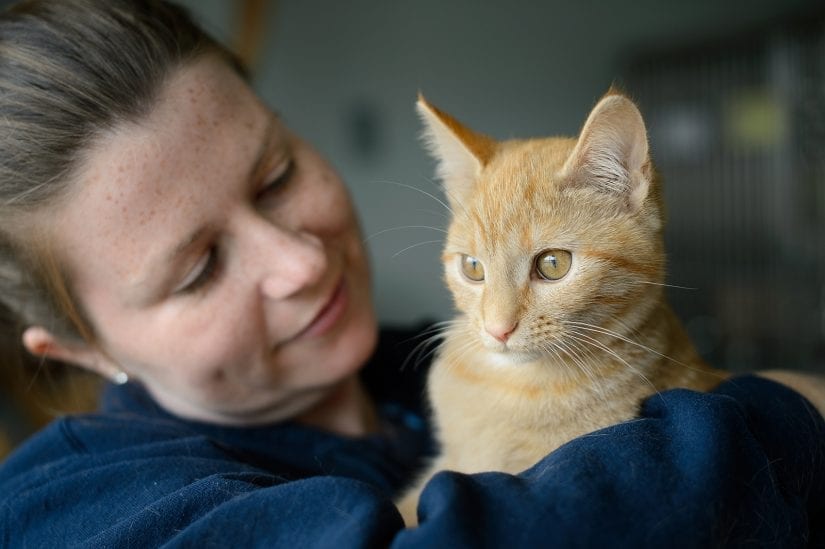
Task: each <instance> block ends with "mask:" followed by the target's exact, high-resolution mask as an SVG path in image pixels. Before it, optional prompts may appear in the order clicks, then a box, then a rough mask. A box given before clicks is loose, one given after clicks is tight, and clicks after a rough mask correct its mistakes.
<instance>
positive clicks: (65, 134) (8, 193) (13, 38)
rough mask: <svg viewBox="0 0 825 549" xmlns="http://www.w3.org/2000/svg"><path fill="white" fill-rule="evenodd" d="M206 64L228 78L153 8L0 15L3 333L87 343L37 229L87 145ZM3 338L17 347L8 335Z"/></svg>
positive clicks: (114, 0)
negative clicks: (169, 81) (197, 64)
mask: <svg viewBox="0 0 825 549" xmlns="http://www.w3.org/2000/svg"><path fill="white" fill-rule="evenodd" d="M206 53H214V54H218V55H220V56H222V57H224V58H225V59H226V60H227V61H228V62H229V63H230V64H232V65H233V66H235V67H236V68H239V65H238V63H237V62H236V60H235V59H234V58H233V57H232V55H231V54H230V53H229V52H228V51H227V50H225V49H224V48H223V47H222V46H220V45H219V44H217V43H216V42H215V41H214V40H213V39H212V38H210V37H209V36H208V35H206V34H205V33H204V32H203V31H202V30H201V29H200V28H199V27H197V26H196V25H195V24H194V23H193V22H192V20H191V18H190V17H189V15H188V14H187V13H186V12H185V11H184V10H183V9H182V8H180V7H178V6H175V5H172V4H170V3H167V2H164V1H161V0H30V1H25V2H21V3H19V4H17V5H15V6H13V7H12V8H10V9H8V10H7V11H5V12H3V13H2V14H0V306H2V308H3V309H5V310H4V311H0V313H2V314H3V315H4V316H6V317H8V318H6V320H7V321H8V320H10V319H13V321H12V322H13V323H14V325H16V326H18V327H23V326H29V325H42V326H44V327H46V328H47V329H49V330H50V331H51V332H52V333H54V334H55V335H57V336H58V337H63V338H78V337H81V338H83V339H85V340H87V341H92V340H93V339H94V334H93V330H92V329H91V327H90V325H89V323H88V322H87V321H86V320H85V318H84V315H83V313H82V307H80V306H79V305H78V304H77V303H76V302H75V300H73V299H72V295H71V285H70V281H67V279H66V276H65V275H64V273H63V272H62V271H61V268H60V262H59V260H58V259H57V257H58V254H56V253H55V252H56V251H55V250H53V249H52V247H51V246H50V243H49V238H48V235H47V234H46V233H45V231H43V230H42V227H39V226H38V221H37V220H38V219H46V218H48V212H49V208H51V207H54V205H56V204H60V203H61V200H64V199H66V200H69V199H70V191H71V190H72V183H73V175H74V174H75V173H76V171H77V170H78V167H79V165H80V164H81V163H82V161H83V158H84V153H85V152H86V151H88V149H89V148H90V147H91V145H92V144H93V143H94V141H95V140H96V139H99V138H100V137H101V136H102V135H103V134H104V133H105V132H106V131H107V130H111V129H113V128H115V127H117V126H118V125H120V124H122V123H125V122H133V121H137V120H139V119H141V117H144V116H146V115H147V114H148V113H149V111H150V110H151V108H152V106H153V104H154V102H155V100H156V97H157V95H158V94H159V92H160V89H161V88H162V85H163V83H164V81H165V80H166V78H167V77H168V76H169V74H170V73H171V72H172V71H173V70H174V69H176V68H178V67H180V66H181V65H182V64H184V63H187V62H189V61H192V60H193V59H195V58H197V57H198V56H201V55H203V54H206ZM44 212H45V214H46V215H44ZM41 224H42V222H41ZM6 328H8V326H6ZM5 331H6V333H8V332H9V330H8V329H7V330H5ZM11 331H17V338H18V341H19V333H20V332H19V329H18V330H11Z"/></svg>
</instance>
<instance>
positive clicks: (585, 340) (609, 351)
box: [568, 330, 659, 394]
mask: <svg viewBox="0 0 825 549" xmlns="http://www.w3.org/2000/svg"><path fill="white" fill-rule="evenodd" d="M568 336H569V337H572V338H573V339H576V340H578V341H581V342H582V343H585V344H588V343H589V344H591V345H593V346H594V347H596V348H598V349H601V350H602V351H604V352H605V353H607V354H609V355H610V356H612V357H613V358H615V359H616V360H618V361H619V362H621V363H622V364H624V365H625V366H627V368H628V369H630V371H631V372H633V373H634V374H636V375H637V376H639V377H640V378H641V379H643V380H644V381H645V382H646V383H647V384H648V385H650V388H651V389H653V392H654V393H656V394H659V390H658V389H657V388H656V386H655V385H654V384H653V382H651V381H650V379H648V377H647V376H646V375H644V374H643V373H642V372H640V371H639V370H638V369H637V368H634V367H633V365H631V364H630V363H629V362H628V361H627V360H625V359H624V358H623V357H621V356H620V355H619V354H618V353H616V352H615V351H614V350H613V349H611V348H610V347H608V346H606V345H605V344H604V343H602V342H601V341H599V340H598V339H595V338H593V337H590V336H588V335H587V334H582V333H581V332H575V331H572V330H571V331H570V332H569V333H568ZM580 338H581V339H580Z"/></svg>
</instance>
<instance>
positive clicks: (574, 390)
mask: <svg viewBox="0 0 825 549" xmlns="http://www.w3.org/2000/svg"><path fill="white" fill-rule="evenodd" d="M417 106H418V111H419V114H420V115H421V118H422V119H423V121H424V124H425V127H426V136H427V139H428V144H429V147H430V149H431V151H432V153H433V154H434V156H435V158H436V160H437V161H438V176H439V178H440V179H441V181H442V183H443V185H444V190H445V192H446V194H447V197H448V201H449V203H450V207H451V212H452V220H451V223H450V227H449V232H448V234H447V240H446V244H445V249H444V255H443V261H444V266H445V273H446V280H447V283H448V285H449V287H450V290H451V292H452V294H453V297H454V300H455V304H456V307H457V308H458V310H459V311H460V314H459V316H458V317H457V318H456V319H455V320H454V321H453V322H452V323H451V324H450V328H449V329H448V330H447V332H446V334H445V339H444V342H443V344H442V345H441V347H440V349H439V351H438V357H437V359H436V360H435V363H434V364H433V367H432V370H431V372H430V376H429V386H428V391H429V399H430V403H431V405H432V410H433V413H434V425H435V429H436V435H437V437H438V440H439V442H440V446H441V451H440V455H439V456H438V457H437V458H436V459H435V461H434V463H433V464H432V466H431V467H430V469H429V471H428V472H426V474H424V475H423V476H422V477H421V479H420V482H418V483H417V485H416V486H415V487H414V488H413V489H412V490H411V491H409V492H408V493H407V495H406V496H405V497H404V498H403V499H402V500H401V502H400V504H399V509H400V510H401V512H402V514H403V515H404V519H405V521H407V524H410V525H411V524H415V523H416V505H417V501H418V495H419V493H420V491H421V488H422V486H423V484H424V483H426V481H427V480H428V479H429V478H430V476H432V474H434V473H435V472H436V471H439V470H443V469H448V470H454V471H462V472H466V473H473V472H480V471H507V472H511V473H517V472H520V471H523V470H525V469H527V468H529V467H530V466H532V465H533V464H535V463H536V462H537V461H539V460H540V459H541V458H543V457H544V456H546V455H547V454H548V453H550V452H551V451H552V450H554V449H556V448H558V447H559V446H560V445H562V444H564V443H565V442H568V441H569V440H571V439H573V438H574V437H577V436H580V435H583V434H585V433H589V432H591V431H594V430H596V429H599V428H601V427H605V426H608V425H611V424H615V423H618V422H620V421H624V420H628V419H631V418H633V417H634V416H635V415H636V414H637V412H638V408H639V404H640V402H641V401H642V400H643V399H644V398H646V397H648V396H650V395H651V394H654V393H656V392H657V391H662V390H665V389H668V388H671V387H689V388H695V389H700V390H707V389H709V388H712V387H713V386H715V385H716V384H718V383H719V382H720V381H721V380H722V379H723V378H724V377H725V375H724V374H723V373H722V372H719V371H716V370H713V369H711V368H710V367H708V366H707V365H705V364H704V363H703V362H702V360H701V359H700V358H699V356H698V355H697V353H696V351H695V350H694V348H693V345H692V344H691V342H690V341H689V339H688V337H687V335H686V334H685V332H684V330H683V328H682V326H681V324H680V323H679V321H678V320H677V318H676V317H675V316H674V314H673V312H672V311H671V309H670V307H669V306H668V304H667V303H666V301H665V297H664V293H663V286H664V271H665V255H664V249H663V241H662V228H663V212H662V209H663V205H662V198H661V197H662V192H661V188H660V184H659V181H658V179H657V176H656V172H655V171H654V169H653V167H652V165H651V161H650V158H649V155H648V144H647V136H646V130H645V125H644V122H643V120H642V116H641V114H640V113H639V111H638V109H637V108H636V106H635V105H634V104H633V102H632V101H630V100H629V99H627V98H626V97H624V96H622V95H620V94H618V93H615V92H612V91H611V92H610V93H608V94H607V95H606V96H605V97H604V98H602V99H601V100H600V101H599V103H598V104H597V105H596V106H595V108H594V109H593V110H592V112H591V113H590V116H589V117H588V119H587V121H586V123H585V125H584V128H583V129H582V131H581V134H580V136H579V138H578V139H569V138H546V139H528V140H512V141H504V142H496V141H494V140H493V139H491V138H489V137H486V136H484V135H480V134H478V133H474V132H473V131H471V130H469V129H468V128H466V127H464V126H462V125H461V124H460V123H459V122H458V121H457V120H456V119H454V118H452V117H451V116H449V115H448V114H446V113H444V112H442V111H440V110H438V109H437V108H435V107H433V106H431V105H429V104H428V103H427V102H426V101H425V100H424V98H423V97H420V98H419V101H418V105H417Z"/></svg>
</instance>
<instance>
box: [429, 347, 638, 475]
mask: <svg viewBox="0 0 825 549" xmlns="http://www.w3.org/2000/svg"><path fill="white" fill-rule="evenodd" d="M462 348H463V351H459V350H460V349H462ZM554 368H555V369H556V371H554V370H553V369H554ZM558 368H559V365H554V364H552V363H550V362H544V363H543V362H542V361H535V362H530V363H523V364H517V363H513V361H512V360H509V359H508V358H507V357H506V355H505V356H501V355H500V354H499V353H489V352H484V351H477V352H475V353H468V352H467V350H466V347H461V344H460V342H459V341H457V342H456V345H451V342H450V341H447V342H446V344H445V345H444V347H443V349H442V353H441V354H440V356H439V358H438V360H437V361H436V363H435V364H433V370H432V371H431V373H430V378H429V384H430V385H429V391H430V397H431V401H432V404H433V413H434V415H435V418H434V419H435V424H436V425H437V426H438V428H439V432H438V437H439V440H440V441H441V444H442V455H443V456H444V461H443V462H442V463H441V464H440V465H441V466H442V467H443V468H445V469H453V470H458V471H463V472H482V471H506V472H511V473H518V472H521V471H523V470H525V469H527V468H528V467H530V466H532V465H534V464H535V463H536V462H537V461H539V460H540V459H541V458H543V457H544V456H546V455H547V454H548V453H550V452H551V451H553V450H555V449H556V448H558V447H559V446H560V445H562V444H564V443H565V442H567V441H569V440H571V439H573V438H575V437H577V436H580V435H582V434H585V433H588V432H591V431H593V430H596V429H598V428H601V427H604V426H606V425H610V424H613V423H616V422H618V421H623V420H626V419H630V418H632V417H633V416H634V415H635V414H636V411H637V406H638V400H636V399H628V398H627V395H623V396H624V398H622V399H616V398H615V390H614V389H613V383H612V382H611V381H610V380H609V379H603V380H600V386H599V387H594V386H593V385H591V384H581V383H574V382H573V381H570V382H567V381H566V377H565V372H560V371H558ZM616 389H618V383H617V384H616ZM597 395H598V396H597ZM594 396H595V398H594ZM611 397H613V398H611ZM640 398H641V395H640Z"/></svg>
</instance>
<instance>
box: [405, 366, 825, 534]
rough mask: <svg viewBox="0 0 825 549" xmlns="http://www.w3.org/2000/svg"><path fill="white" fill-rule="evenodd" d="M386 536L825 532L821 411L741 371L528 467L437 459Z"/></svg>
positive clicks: (672, 395)
mask: <svg viewBox="0 0 825 549" xmlns="http://www.w3.org/2000/svg"><path fill="white" fill-rule="evenodd" d="M419 519H420V521H421V526H420V527H419V528H417V529H415V530H409V531H407V532H405V533H404V534H402V535H400V536H398V537H397V538H396V540H395V547H427V546H430V545H432V544H440V545H439V546H467V547H470V546H472V547H485V546H489V547H503V546H507V547H532V546H552V547H568V546H578V547H617V546H620V547H710V546H740V545H746V544H747V545H749V546H755V547H803V546H811V547H813V546H817V547H819V546H822V545H823V544H825V422H823V418H822V416H820V415H819V414H818V413H817V412H816V411H815V410H814V409H813V407H812V406H811V405H810V404H809V403H808V402H807V401H806V400H804V399H803V398H802V397H800V396H799V395H798V394H796V393H795V392H793V391H791V390H789V389H786V388H785V387H783V386H780V385H779V384H776V383H774V382H771V381H768V380H765V379H761V378H757V377H741V378H735V379H733V380H731V381H728V382H726V383H724V384H723V385H722V386H720V387H719V388H718V389H717V390H716V391H714V392H712V393H696V392H692V391H687V390H674V391H668V392H666V393H663V394H661V395H656V396H653V397H651V398H649V399H648V400H647V401H646V402H645V404H644V406H643V409H642V413H641V415H640V417H639V418H638V419H636V420H632V421H629V422H626V423H622V424H619V425H615V426H612V427H609V428H607V429H603V430H601V431H597V432H595V433H592V434H589V435H586V436H583V437H581V438H578V439H576V440H574V441H572V442H570V443H569V444H567V445H565V446H563V447H561V448H559V449H558V450H557V451H555V452H553V453H552V454H550V455H549V456H547V457H546V458H545V459H543V460H542V461H541V462H539V463H538V464H537V465H536V466H534V467H532V468H531V469H529V470H528V471H525V472H524V473H523V474H520V475H517V476H512V475H506V474H501V473H486V474H479V475H462V474H458V473H450V472H442V473H439V474H438V475H436V476H435V477H434V478H433V479H432V481H431V482H430V483H429V485H428V486H427V487H426V488H425V490H424V492H423V494H422V497H421V501H420V504H419Z"/></svg>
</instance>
